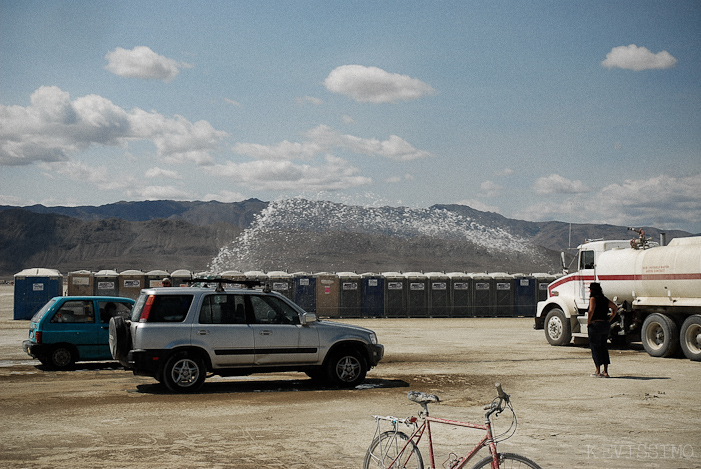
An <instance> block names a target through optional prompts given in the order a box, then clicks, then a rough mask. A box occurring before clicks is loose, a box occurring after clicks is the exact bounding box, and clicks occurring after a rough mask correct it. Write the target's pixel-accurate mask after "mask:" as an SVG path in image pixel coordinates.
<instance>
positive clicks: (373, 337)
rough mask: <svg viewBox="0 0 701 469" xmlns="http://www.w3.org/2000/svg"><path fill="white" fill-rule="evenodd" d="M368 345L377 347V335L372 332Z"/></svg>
mask: <svg viewBox="0 0 701 469" xmlns="http://www.w3.org/2000/svg"><path fill="white" fill-rule="evenodd" d="M370 343H371V344H373V345H377V335H376V334H375V333H374V332H371V333H370Z"/></svg>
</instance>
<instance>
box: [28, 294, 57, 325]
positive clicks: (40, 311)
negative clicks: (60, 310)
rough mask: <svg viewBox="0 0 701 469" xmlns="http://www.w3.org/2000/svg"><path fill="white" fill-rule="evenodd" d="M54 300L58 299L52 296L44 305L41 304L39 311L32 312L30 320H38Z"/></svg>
mask: <svg viewBox="0 0 701 469" xmlns="http://www.w3.org/2000/svg"><path fill="white" fill-rule="evenodd" d="M56 301H58V299H57V298H52V299H51V300H49V301H48V302H47V303H46V304H45V305H44V306H42V308H41V309H40V310H39V311H37V312H36V313H34V316H33V317H32V322H39V321H40V320H41V318H42V317H43V316H44V313H46V312H47V311H48V310H49V309H50V308H52V307H53V305H54V304H55V303H56Z"/></svg>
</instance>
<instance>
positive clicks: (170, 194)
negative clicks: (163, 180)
mask: <svg viewBox="0 0 701 469" xmlns="http://www.w3.org/2000/svg"><path fill="white" fill-rule="evenodd" d="M127 194H128V195H129V196H131V197H138V198H140V199H146V200H163V199H176V200H178V199H179V200H190V199H192V198H193V195H192V193H191V192H189V191H186V190H184V189H180V188H178V187H174V186H145V187H135V188H132V189H131V190H128V191H127Z"/></svg>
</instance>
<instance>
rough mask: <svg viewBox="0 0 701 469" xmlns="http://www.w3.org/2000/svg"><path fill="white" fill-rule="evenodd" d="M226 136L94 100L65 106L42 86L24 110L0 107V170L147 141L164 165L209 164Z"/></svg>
mask: <svg viewBox="0 0 701 469" xmlns="http://www.w3.org/2000/svg"><path fill="white" fill-rule="evenodd" d="M226 136H227V134H226V132H223V131H218V130H215V129H214V128H213V127H212V125H211V124H209V123H208V122H206V121H198V122H195V123H192V122H190V121H188V120H187V119H185V118H184V117H183V116H178V115H176V116H174V117H173V118H168V117H165V116H163V115H161V114H158V113H156V112H146V111H143V110H141V109H139V108H135V109H133V110H131V111H125V110H124V109H122V108H120V107H119V106H116V105H115V104H114V103H112V102H111V101H110V100H108V99H106V98H103V97H101V96H98V95H87V96H84V97H80V98H76V99H75V100H74V101H71V100H70V96H69V94H68V93H67V92H65V91H63V90H61V89H60V88H58V87H56V86H42V87H41V88H39V89H38V90H36V91H35V92H34V93H32V96H31V104H30V105H29V106H27V107H22V106H4V105H0V165H4V166H9V165H27V164H32V163H34V162H40V161H45V162H52V161H65V160H68V159H69V157H70V156H71V155H72V154H75V153H77V152H80V151H83V150H86V149H87V148H89V147H90V146H92V145H105V146H117V147H123V148H126V146H127V145H128V142H130V141H136V140H148V141H151V142H153V144H154V145H155V146H156V153H157V155H158V156H159V157H160V158H162V159H163V160H165V161H166V162H171V163H173V162H181V161H186V160H192V161H195V162H197V163H198V164H209V163H211V156H210V153H211V152H212V151H215V150H217V149H218V148H219V142H220V140H221V139H223V138H224V137H226Z"/></svg>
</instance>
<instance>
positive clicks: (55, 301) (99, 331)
mask: <svg viewBox="0 0 701 469" xmlns="http://www.w3.org/2000/svg"><path fill="white" fill-rule="evenodd" d="M133 306H134V300H132V299H130V298H122V297H116V296H57V297H54V298H52V299H50V300H49V301H48V303H46V304H45V305H44V306H43V307H42V308H41V309H40V310H39V311H37V313H36V314H35V315H34V316H33V317H32V319H31V322H30V324H29V338H28V339H27V340H25V341H24V342H23V343H22V347H23V348H24V351H25V352H26V353H28V354H29V355H30V356H32V357H34V358H36V359H38V360H39V361H40V362H41V363H42V364H43V365H44V366H46V367H48V368H52V369H67V368H70V367H72V366H73V365H74V364H75V362H78V361H93V360H112V354H111V353H110V347H109V326H110V319H111V318H112V317H114V316H124V317H128V316H129V315H130V314H131V309H132V307H133Z"/></svg>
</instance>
